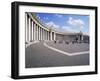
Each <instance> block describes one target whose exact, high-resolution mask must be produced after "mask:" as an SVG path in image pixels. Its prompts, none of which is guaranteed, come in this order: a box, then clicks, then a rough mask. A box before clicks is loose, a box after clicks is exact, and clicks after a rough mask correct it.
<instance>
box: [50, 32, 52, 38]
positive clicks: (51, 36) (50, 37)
mask: <svg viewBox="0 0 100 81" xmlns="http://www.w3.org/2000/svg"><path fill="white" fill-rule="evenodd" d="M50 40H52V31H51V32H50Z"/></svg>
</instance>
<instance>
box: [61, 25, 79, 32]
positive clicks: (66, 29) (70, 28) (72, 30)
mask: <svg viewBox="0 0 100 81" xmlns="http://www.w3.org/2000/svg"><path fill="white" fill-rule="evenodd" d="M61 30H62V31H63V32H79V31H78V30H77V29H73V28H72V27H70V26H62V29H61Z"/></svg>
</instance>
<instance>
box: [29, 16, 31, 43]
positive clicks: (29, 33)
mask: <svg viewBox="0 0 100 81" xmlns="http://www.w3.org/2000/svg"><path fill="white" fill-rule="evenodd" d="M30 20H31V19H30V17H29V42H30V39H31V38H30V36H31V35H30V32H31V31H30Z"/></svg>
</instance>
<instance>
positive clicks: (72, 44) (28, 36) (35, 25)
mask: <svg viewBox="0 0 100 81" xmlns="http://www.w3.org/2000/svg"><path fill="white" fill-rule="evenodd" d="M25 24H26V25H25V67H26V68H35V67H58V66H79V65H89V35H87V34H84V33H82V32H81V31H80V32H77V33H75V32H71V33H69V32H66V33H64V32H58V31H56V30H54V29H52V28H49V27H47V25H45V24H44V23H42V22H41V21H40V20H39V18H38V17H37V16H36V14H34V13H30V12H26V13H25Z"/></svg>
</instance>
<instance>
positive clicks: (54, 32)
mask: <svg viewBox="0 0 100 81" xmlns="http://www.w3.org/2000/svg"><path fill="white" fill-rule="evenodd" d="M54 40H56V33H55V32H54Z"/></svg>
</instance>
